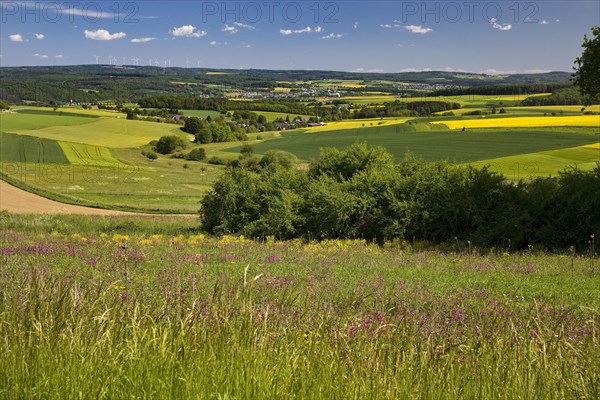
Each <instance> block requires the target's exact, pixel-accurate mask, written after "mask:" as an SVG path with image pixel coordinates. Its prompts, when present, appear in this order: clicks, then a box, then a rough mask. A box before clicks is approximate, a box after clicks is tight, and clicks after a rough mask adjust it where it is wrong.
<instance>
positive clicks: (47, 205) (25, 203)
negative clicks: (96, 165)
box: [0, 180, 147, 215]
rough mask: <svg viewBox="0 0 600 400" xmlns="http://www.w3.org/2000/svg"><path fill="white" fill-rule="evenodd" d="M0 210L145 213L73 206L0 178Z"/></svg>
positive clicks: (66, 212)
mask: <svg viewBox="0 0 600 400" xmlns="http://www.w3.org/2000/svg"><path fill="white" fill-rule="evenodd" d="M0 210H6V211H9V212H12V213H17V214H81V215H147V214H136V213H128V212H123V211H113V210H102V209H99V208H90V207H81V206H74V205H71V204H64V203H59V202H58V201H54V200H49V199H47V198H45V197H42V196H38V195H37V194H33V193H29V192H26V191H24V190H22V189H19V188H17V187H14V186H12V185H9V184H8V183H6V182H4V181H2V180H0Z"/></svg>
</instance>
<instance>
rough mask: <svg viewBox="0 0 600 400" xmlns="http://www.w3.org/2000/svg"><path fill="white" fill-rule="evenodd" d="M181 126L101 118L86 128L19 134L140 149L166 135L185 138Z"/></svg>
mask: <svg viewBox="0 0 600 400" xmlns="http://www.w3.org/2000/svg"><path fill="white" fill-rule="evenodd" d="M179 128H180V126H179V125H173V124H160V123H155V122H147V121H129V120H126V119H116V118H106V117H102V118H98V119H96V120H94V122H91V123H88V124H85V125H74V126H51V127H46V128H42V129H35V130H17V131H15V133H18V134H23V135H32V136H38V137H43V138H47V139H54V140H58V141H65V142H75V143H84V144H91V145H95V146H104V147H111V148H126V147H137V146H142V145H145V144H147V143H148V142H150V141H152V140H156V139H158V138H160V137H161V136H164V135H181V136H185V134H184V133H183V132H182V131H181V129H179Z"/></svg>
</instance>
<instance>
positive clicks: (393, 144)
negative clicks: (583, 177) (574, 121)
mask: <svg viewBox="0 0 600 400" xmlns="http://www.w3.org/2000/svg"><path fill="white" fill-rule="evenodd" d="M426 127H427V125H424V124H415V125H408V124H402V125H392V126H383V127H368V128H354V129H345V130H334V131H326V132H320V133H318V134H317V133H315V134H306V133H298V132H289V133H284V134H282V137H281V138H275V139H272V140H265V141H263V142H260V143H257V144H255V148H256V151H257V152H258V153H261V154H263V153H265V152H266V151H269V150H285V151H289V152H291V153H293V154H295V155H296V156H297V157H298V158H300V159H302V160H310V159H313V158H316V157H317V156H318V155H319V149H320V148H323V147H330V146H335V147H338V148H340V149H341V148H345V147H347V146H349V145H351V144H353V143H355V142H367V143H368V144H370V145H379V146H383V147H385V148H386V149H388V151H390V152H391V153H392V154H393V155H394V156H395V157H396V159H397V160H400V159H402V158H403V157H404V156H405V155H406V153H407V152H412V153H415V154H416V155H418V156H421V157H423V158H424V159H425V160H428V161H434V160H440V159H446V160H449V161H451V162H469V161H481V160H488V159H495V158H499V157H507V156H513V155H519V154H523V155H525V154H529V153H537V152H541V151H547V150H558V149H563V148H570V147H575V146H581V145H585V144H592V143H596V142H598V136H594V135H593V133H596V132H592V130H585V129H583V128H581V130H580V131H579V130H574V129H570V128H564V129H560V128H548V129H526V128H522V129H511V130H505V129H485V130H484V129H469V130H468V131H466V132H460V131H459V132H457V131H450V130H427V129H426ZM434 127H435V125H434ZM229 151H231V152H237V151H239V147H238V146H236V147H233V148H231V149H229ZM556 171H557V170H555V172H556Z"/></svg>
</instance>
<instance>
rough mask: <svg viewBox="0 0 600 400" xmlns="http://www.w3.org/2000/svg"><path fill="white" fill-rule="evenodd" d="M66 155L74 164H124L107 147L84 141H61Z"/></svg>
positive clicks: (60, 143)
mask: <svg viewBox="0 0 600 400" xmlns="http://www.w3.org/2000/svg"><path fill="white" fill-rule="evenodd" d="M59 145H60V147H61V148H62V150H63V152H64V154H65V156H66V157H67V159H68V160H69V162H70V163H71V164H73V165H100V166H102V165H105V166H111V165H124V164H122V163H121V162H119V161H118V160H116V159H115V158H114V157H113V156H112V154H111V153H110V150H109V149H108V148H106V147H100V146H92V145H90V144H83V143H71V142H59Z"/></svg>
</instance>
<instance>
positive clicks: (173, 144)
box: [154, 135, 187, 154]
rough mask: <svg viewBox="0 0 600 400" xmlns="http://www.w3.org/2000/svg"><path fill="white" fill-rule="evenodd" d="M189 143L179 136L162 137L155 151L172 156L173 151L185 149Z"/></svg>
mask: <svg viewBox="0 0 600 400" xmlns="http://www.w3.org/2000/svg"><path fill="white" fill-rule="evenodd" d="M186 146H187V143H186V142H185V140H183V139H182V138H180V137H179V136H175V135H171V136H162V137H161V138H160V139H158V142H156V145H155V146H154V149H155V150H156V151H157V152H159V153H160V154H171V153H172V152H173V151H175V150H176V149H179V148H185V147H186Z"/></svg>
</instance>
